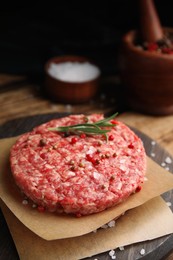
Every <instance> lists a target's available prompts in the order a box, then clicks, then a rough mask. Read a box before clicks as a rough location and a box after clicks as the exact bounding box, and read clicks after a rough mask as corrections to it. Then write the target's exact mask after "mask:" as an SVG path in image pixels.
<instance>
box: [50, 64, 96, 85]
mask: <svg viewBox="0 0 173 260" xmlns="http://www.w3.org/2000/svg"><path fill="white" fill-rule="evenodd" d="M48 72H49V74H50V75H51V76H52V77H54V78H56V79H59V80H63V81H66V82H85V81H88V80H92V79H95V78H97V77H98V76H99V75H100V70H99V68H98V67H97V66H95V65H93V64H91V63H89V62H62V63H59V64H55V63H52V64H51V65H50V67H49V70H48Z"/></svg>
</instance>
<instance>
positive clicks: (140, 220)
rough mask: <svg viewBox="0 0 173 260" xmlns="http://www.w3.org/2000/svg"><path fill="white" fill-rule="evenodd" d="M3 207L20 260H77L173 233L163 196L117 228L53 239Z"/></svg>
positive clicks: (171, 217)
mask: <svg viewBox="0 0 173 260" xmlns="http://www.w3.org/2000/svg"><path fill="white" fill-rule="evenodd" d="M1 207H2V210H3V213H4V215H5V218H6V221H7V223H8V226H9V229H10V231H11V233H12V236H13V239H14V242H15V244H16V248H17V251H18V253H19V257H20V260H31V259H32V260H39V259H41V260H47V259H49V260H55V259H56V260H69V259H70V260H77V259H82V258H85V257H89V256H92V255H95V254H99V253H102V252H106V251H108V250H111V249H115V248H117V247H120V246H126V245H129V244H133V243H137V242H140V241H146V240H151V239H154V238H158V237H161V236H164V235H167V234H170V233H173V214H172V212H171V210H170V209H169V208H168V206H167V205H166V204H165V202H164V201H163V200H162V198H161V197H156V198H154V199H152V200H150V201H148V202H146V203H145V204H143V205H141V206H139V207H136V208H134V209H132V210H129V211H128V212H126V213H125V215H124V216H122V217H121V218H119V219H118V220H117V221H116V225H115V227H112V228H109V229H99V230H98V231H97V233H94V232H91V233H89V234H86V235H83V236H79V237H73V238H67V239H58V240H52V241H46V240H45V239H42V238H40V237H39V236H37V235H36V234H35V233H33V232H32V231H30V230H29V229H28V228H26V226H24V225H23V224H22V223H21V222H20V221H19V220H18V219H17V218H16V217H15V216H14V215H13V214H12V213H11V212H10V210H9V209H8V208H7V206H6V205H5V204H4V203H2V204H1ZM141 248H142V247H141ZM146 253H147V252H146ZM139 256H140V254H139ZM108 258H109V256H108ZM96 259H97V258H96Z"/></svg>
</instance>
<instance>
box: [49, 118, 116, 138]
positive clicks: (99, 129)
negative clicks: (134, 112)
mask: <svg viewBox="0 0 173 260" xmlns="http://www.w3.org/2000/svg"><path fill="white" fill-rule="evenodd" d="M117 114H118V113H115V114H113V115H112V116H110V117H107V118H104V119H102V120H99V121H97V122H95V123H84V124H76V125H70V126H59V127H51V128H49V130H50V131H57V132H62V133H67V134H82V133H85V134H90V135H98V134H101V135H102V134H103V135H104V136H105V137H106V140H107V138H108V137H107V132H109V131H110V129H108V128H109V127H115V124H111V123H109V121H110V120H112V119H114V118H115V117H116V116H117Z"/></svg>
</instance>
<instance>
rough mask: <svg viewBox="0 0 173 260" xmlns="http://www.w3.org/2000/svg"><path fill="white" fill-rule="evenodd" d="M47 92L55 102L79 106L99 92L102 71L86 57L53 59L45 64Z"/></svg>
mask: <svg viewBox="0 0 173 260" xmlns="http://www.w3.org/2000/svg"><path fill="white" fill-rule="evenodd" d="M45 74H46V77H45V91H46V94H47V95H48V96H49V97H50V98H51V99H52V100H54V101H59V102H63V103H71V104H77V103H82V102H86V101H89V100H90V99H92V98H93V97H94V96H95V95H96V94H97V92H98V89H99V82H100V76H101V71H100V69H99V67H98V66H97V65H96V64H94V63H93V62H92V61H90V60H89V59H88V58H86V57H81V56H59V57H53V58H51V59H50V60H48V61H47V63H46V64H45Z"/></svg>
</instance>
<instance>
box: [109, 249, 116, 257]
mask: <svg viewBox="0 0 173 260" xmlns="http://www.w3.org/2000/svg"><path fill="white" fill-rule="evenodd" d="M109 255H110V256H111V257H112V256H114V255H115V250H113V249H112V250H111V251H109Z"/></svg>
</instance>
